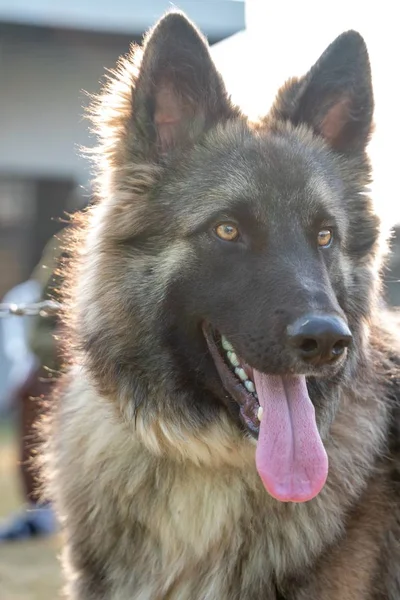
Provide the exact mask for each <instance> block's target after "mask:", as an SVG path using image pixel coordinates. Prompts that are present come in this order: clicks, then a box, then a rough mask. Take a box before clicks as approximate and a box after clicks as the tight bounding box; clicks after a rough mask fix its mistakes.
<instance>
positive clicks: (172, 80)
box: [125, 12, 233, 161]
mask: <svg viewBox="0 0 400 600" xmlns="http://www.w3.org/2000/svg"><path fill="white" fill-rule="evenodd" d="M135 79H136V81H134V82H132V83H131V106H130V108H131V115H130V120H129V123H126V127H127V129H128V131H126V136H127V137H126V138H125V141H127V142H128V143H129V146H130V154H131V155H133V157H137V158H139V159H142V160H143V159H144V160H155V161H157V159H159V158H160V157H162V156H165V155H166V154H168V153H169V152H170V151H171V150H173V149H175V148H177V147H181V148H183V147H186V146H187V145H188V144H190V143H192V142H193V141H194V140H195V139H196V138H197V137H198V136H199V135H201V134H202V133H203V132H204V131H205V130H206V129H207V128H208V127H210V125H212V124H213V123H215V122H216V121H218V120H225V119H227V118H229V117H230V116H231V115H232V114H233V109H232V108H231V104H230V101H229V99H228V96H227V93H226V90H225V87H224V84H223V82H222V79H221V76H220V75H219V73H218V72H217V70H216V68H215V66H214V63H213V61H212V59H211V56H210V53H209V50H208V45H207V42H206V41H205V39H204V38H203V37H202V35H201V34H200V33H199V31H198V30H197V29H196V28H195V27H194V25H193V24H192V23H191V22H190V21H189V20H188V19H187V18H186V17H185V16H184V15H182V14H181V13H177V12H174V13H169V14H167V15H166V16H165V17H163V18H162V19H161V20H160V21H159V22H158V24H157V25H156V26H155V27H154V28H153V29H152V30H151V31H150V32H149V34H148V35H147V37H146V39H145V42H144V45H143V56H142V60H141V62H140V64H139V67H138V72H137V75H136V77H135Z"/></svg>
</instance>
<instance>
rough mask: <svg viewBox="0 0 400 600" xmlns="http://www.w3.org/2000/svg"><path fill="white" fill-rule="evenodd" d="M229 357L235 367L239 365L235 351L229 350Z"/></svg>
mask: <svg viewBox="0 0 400 600" xmlns="http://www.w3.org/2000/svg"><path fill="white" fill-rule="evenodd" d="M228 359H229V361H230V362H231V363H232V364H233V366H234V367H238V366H239V365H240V362H239V359H238V357H237V356H236V354H235V353H234V352H228Z"/></svg>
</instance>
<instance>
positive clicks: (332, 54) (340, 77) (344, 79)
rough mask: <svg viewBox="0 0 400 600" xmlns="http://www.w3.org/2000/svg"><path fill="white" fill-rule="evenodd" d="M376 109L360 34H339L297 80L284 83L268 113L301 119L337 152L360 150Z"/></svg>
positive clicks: (366, 137)
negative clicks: (303, 75)
mask: <svg viewBox="0 0 400 600" xmlns="http://www.w3.org/2000/svg"><path fill="white" fill-rule="evenodd" d="M373 109H374V101H373V93H372V83H371V69H370V64H369V59H368V52H367V48H366V45H365V42H364V40H363V38H362V37H361V36H360V34H358V33H357V32H356V31H348V32H346V33H343V34H342V35H340V36H339V37H338V38H336V40H335V41H334V42H333V43H332V44H331V45H330V46H329V47H328V48H327V50H326V51H325V52H324V53H323V55H322V56H321V58H320V59H319V60H318V61H317V62H316V64H315V65H314V66H313V67H312V68H311V70H310V71H309V72H308V73H307V75H305V77H303V78H302V79H300V80H292V81H290V82H288V84H287V85H286V86H284V88H282V90H281V92H280V93H279V95H278V98H277V101H276V104H275V106H274V108H273V111H272V116H275V117H278V118H280V119H282V118H283V119H285V120H287V119H289V120H290V121H292V122H293V123H294V124H296V125H298V124H300V123H305V124H307V125H309V126H310V127H312V128H313V129H314V131H315V132H316V133H317V134H318V135H321V136H322V137H323V138H324V139H325V140H326V141H327V143H328V144H329V145H330V146H331V147H332V148H333V149H334V150H337V151H339V152H343V153H346V152H350V151H354V150H360V149H364V148H365V146H366V144H367V142H368V140H369V136H370V133H371V129H372V115H373Z"/></svg>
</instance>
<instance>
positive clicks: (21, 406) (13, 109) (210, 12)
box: [0, 0, 400, 600]
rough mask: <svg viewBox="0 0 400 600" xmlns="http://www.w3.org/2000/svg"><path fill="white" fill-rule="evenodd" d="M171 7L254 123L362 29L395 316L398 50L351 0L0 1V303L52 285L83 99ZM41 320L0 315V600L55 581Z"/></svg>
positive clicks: (370, 14)
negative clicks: (43, 481) (42, 443)
mask: <svg viewBox="0 0 400 600" xmlns="http://www.w3.org/2000/svg"><path fill="white" fill-rule="evenodd" d="M171 6H176V7H178V8H180V9H182V10H183V11H185V12H186V13H187V14H188V16H189V17H190V18H192V19H193V21H194V22H195V23H196V24H197V25H198V26H199V28H200V29H201V30H202V31H203V32H204V33H205V35H206V36H207V37H208V39H209V42H210V44H211V45H212V54H213V56H214V59H215V61H216V63H217V66H218V67H219V68H220V70H221V72H222V74H223V76H224V78H225V80H226V83H227V86H228V89H229V91H230V92H231V94H232V96H233V100H234V101H236V102H238V103H239V104H240V105H241V106H242V107H243V109H244V110H245V112H247V113H248V114H250V116H252V117H256V116H257V115H259V114H262V113H266V112H267V110H268V108H269V106H270V104H271V102H272V100H273V96H274V94H275V92H276V90H277V88H278V87H279V86H280V85H281V84H282V83H283V81H284V80H285V79H286V78H287V77H289V76H292V75H301V74H302V73H304V72H305V71H306V70H308V68H309V67H310V66H311V64H312V63H313V62H314V61H315V60H316V59H317V58H318V56H319V54H320V53H321V52H322V51H323V50H324V49H325V47H326V46H327V45H328V44H329V43H330V42H331V41H332V40H333V39H334V37H335V36H336V35H338V34H340V33H341V32H342V31H344V30H346V29H349V28H355V29H358V30H359V31H360V32H361V33H362V35H363V36H364V37H365V39H366V41H367V44H368V47H369V50H370V55H371V63H372V69H373V77H374V85H375V96H376V135H375V137H374V141H373V142H372V144H371V148H370V152H371V157H372V159H373V163H374V166H375V178H374V184H373V192H374V195H375V196H376V198H377V199H378V201H377V208H378V210H379V211H380V212H381V215H382V218H383V223H384V227H385V228H390V227H394V229H393V232H394V234H393V238H392V245H393V248H394V253H393V257H392V259H391V261H390V264H389V269H388V270H387V272H386V274H385V281H386V288H385V289H386V296H387V300H388V302H389V304H390V305H391V306H400V286H399V283H398V281H399V279H400V250H399V242H398V230H397V228H396V227H395V226H396V224H397V222H399V221H400V201H399V197H398V191H397V190H398V182H397V161H398V154H399V150H398V147H399V142H398V140H399V139H400V137H399V136H400V125H399V123H398V122H396V119H395V114H394V106H395V103H397V97H398V95H397V88H398V83H397V81H396V77H397V71H398V64H399V58H400V42H398V41H397V39H398V33H397V23H398V19H397V17H396V9H395V3H393V4H392V3H391V2H389V1H387V2H385V0H382V1H381V2H380V3H377V2H375V1H374V2H373V3H370V4H369V5H368V6H366V3H365V2H364V1H361V0H348V1H347V2H343V1H342V0H337V2H335V3H334V6H333V5H332V3H328V2H324V1H323V0H322V1H321V0H318V1H315V0H304V1H299V0H296V1H294V0H288V1H287V2H285V3H275V2H274V3H272V2H269V0H247V1H245V0H197V1H196V0H192V1H190V0H187V1H177V2H175V3H174V4H172V3H170V2H167V1H163V0H147V1H146V2H142V1H141V0H129V2H128V0H113V1H112V2H110V0H108V1H106V0H68V2H67V1H66V0H58V1H57V2H56V1H54V0H0V74H1V79H0V81H1V84H0V299H2V300H3V301H7V302H28V301H35V300H39V299H43V298H46V297H47V295H48V294H49V293H50V292H51V290H52V289H53V288H56V286H57V285H58V284H59V279H57V277H58V276H57V274H56V275H54V272H55V270H56V267H57V265H58V264H59V261H60V260H62V259H63V254H62V252H61V247H60V246H61V244H60V243H59V240H60V239H61V238H62V232H61V230H62V229H63V227H64V224H65V223H64V222H63V221H65V214H66V213H71V212H74V211H75V210H79V209H80V208H83V207H84V206H86V205H87V203H88V202H90V200H91V186H90V166H89V163H88V162H87V161H86V160H85V159H84V158H82V157H81V156H80V153H79V148H80V147H82V146H83V147H85V146H91V145H92V144H93V140H92V139H91V137H90V134H89V132H88V122H87V121H86V120H85V119H84V118H83V114H84V107H85V106H86V105H87V104H88V94H92V93H96V92H98V91H99V89H100V86H101V83H102V81H103V80H104V74H105V72H106V69H112V68H113V67H114V66H115V63H116V60H117V58H118V57H119V56H120V55H121V54H125V53H126V52H127V51H128V49H129V44H130V43H131V42H132V41H136V42H139V41H140V40H141V38H142V35H143V33H144V32H145V31H146V29H147V28H148V27H150V26H151V25H153V24H154V22H155V20H156V19H157V18H159V17H160V16H161V15H162V14H163V13H164V12H165V10H167V9H168V8H170V7H171ZM396 109H397V106H396ZM55 235H56V237H54V236H55ZM0 301H1V300H0ZM44 321H45V320H44V319H34V318H29V317H26V318H20V317H9V318H3V319H1V318H0V520H1V519H2V518H3V521H2V526H1V527H0V599H1V600H22V599H24V600H36V599H37V600H39V599H40V600H50V598H51V599H52V600H53V599H54V598H56V597H58V590H59V585H60V574H59V568H58V564H57V560H56V554H57V549H58V545H59V540H58V537H57V535H52V534H54V533H56V531H57V530H56V525H55V523H54V521H53V520H52V514H51V507H50V506H49V505H48V504H47V503H44V504H43V503H41V502H40V501H39V500H38V497H37V490H35V486H34V482H33V481H32V476H31V473H30V472H29V471H28V470H26V469H24V464H25V463H26V460H27V459H28V458H29V454H30V452H31V451H32V448H34V446H35V443H36V441H35V439H33V438H34V435H33V434H32V422H33V421H34V419H35V418H37V409H36V408H35V405H33V404H32V402H31V400H30V398H31V397H32V396H35V397H46V395H47V394H48V392H49V390H50V389H51V386H52V383H51V382H50V383H49V382H46V383H44V381H43V380H44V379H48V378H49V377H50V379H51V375H52V374H53V373H55V372H56V371H57V368H58V358H57V346H56V344H55V343H54V339H53V334H54V332H55V331H56V330H57V320H56V319H55V318H52V319H48V320H46V325H43V322H44ZM45 366H46V367H47V368H46V369H44V367H45ZM26 440H28V442H29V440H30V441H31V443H27V441H26ZM27 507H28V509H29V510H28V511H27V510H26V508H27ZM33 508H34V509H35V510H36V512H35V511H33V510H32V509H33ZM33 513H35V515H36V514H37V515H39V516H38V517H37V518H36V517H33V516H32V515H33Z"/></svg>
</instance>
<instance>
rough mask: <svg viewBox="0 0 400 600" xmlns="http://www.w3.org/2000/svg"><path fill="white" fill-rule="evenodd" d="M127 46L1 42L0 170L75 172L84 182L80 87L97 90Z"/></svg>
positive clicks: (61, 40) (84, 142) (84, 130)
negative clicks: (79, 151) (80, 148)
mask: <svg viewBox="0 0 400 600" xmlns="http://www.w3.org/2000/svg"><path fill="white" fill-rule="evenodd" d="M72 39H73V38H72ZM127 50H128V48H127V47H118V48H117V47H114V48H113V47H111V48H107V47H106V48H102V47H101V46H99V45H97V46H95V45H92V46H90V45H83V44H82V43H80V44H79V45H73V44H72V43H71V41H70V40H69V39H68V38H67V39H64V38H63V37H61V38H59V39H57V40H56V42H54V41H50V40H49V41H47V42H46V41H34V40H21V39H18V40H15V41H12V40H10V39H7V40H3V41H2V42H0V81H1V88H0V89H1V95H0V174H2V173H17V174H22V175H31V174H32V175H35V176H41V175H55V176H58V175H59V176H64V175H65V176H74V177H76V178H77V180H78V181H79V182H81V183H83V184H86V182H87V180H88V176H89V175H88V167H89V165H88V163H87V161H86V160H85V159H82V158H81V157H79V154H78V147H79V146H80V145H87V144H90V143H91V141H90V138H89V135H88V122H87V121H86V120H84V119H83V118H82V115H83V108H82V107H83V105H84V104H86V103H87V98H86V96H85V94H84V92H83V90H86V91H89V92H91V93H93V92H97V91H98V89H99V80H100V78H101V77H102V76H103V74H104V72H105V67H108V68H112V67H113V66H115V62H116V59H117V57H118V55H119V54H120V53H121V52H125V51H127Z"/></svg>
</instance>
